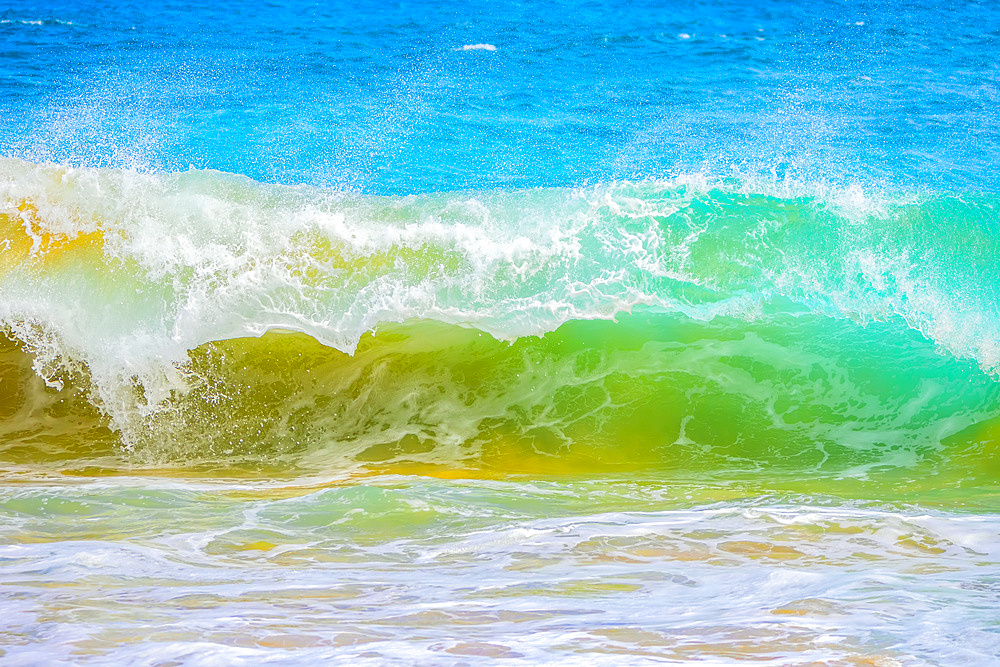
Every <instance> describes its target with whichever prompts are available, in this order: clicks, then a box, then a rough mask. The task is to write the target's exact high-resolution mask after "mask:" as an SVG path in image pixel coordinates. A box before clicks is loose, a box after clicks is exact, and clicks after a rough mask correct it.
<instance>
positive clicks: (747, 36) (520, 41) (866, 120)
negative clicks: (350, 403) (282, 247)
mask: <svg viewBox="0 0 1000 667" xmlns="http://www.w3.org/2000/svg"><path fill="white" fill-rule="evenodd" d="M6 4H7V6H6V7H3V8H2V9H0V20H2V21H3V23H0V44H3V47H2V49H3V50H2V52H0V92H2V94H0V118H2V120H0V152H2V153H4V154H15V155H19V156H22V157H26V158H28V159H31V160H33V161H40V160H48V159H52V160H57V161H62V160H67V161H70V162H71V163H78V164H87V165H104V166H115V167H130V168H142V169H154V170H177V169H186V168H188V166H189V165H193V166H195V167H200V168H211V169H218V170H223V171H230V172H235V173H241V174H245V175H247V176H250V177H251V178H254V179H257V180H263V181H273V182H282V183H298V182H308V183H312V184H319V185H332V186H338V187H347V188H352V189H357V190H361V191H364V192H370V193H379V194H402V193H411V192H423V191H429V190H454V189H483V188H510V187H533V186H567V185H571V186H575V185H582V184H588V183H592V182H599V181H607V180H610V179H638V178H648V177H662V176H670V175H674V174H678V173H685V172H692V171H696V172H702V171H703V172H706V173H709V174H712V175H722V176H725V175H728V174H730V173H732V172H733V171H734V170H736V171H737V172H738V173H740V174H747V173H763V174H774V175H776V176H777V177H778V178H779V179H781V178H785V177H788V178H795V179H798V180H804V181H817V180H827V181H831V182H835V183H852V182H856V183H860V184H862V185H865V186H869V187H873V186H879V187H881V186H889V187H902V188H906V189H914V188H918V189H919V188H931V189H951V190H977V189H996V188H997V186H998V185H1000V176H998V174H997V171H996V170H995V169H994V168H993V165H994V164H995V163H996V161H997V156H998V149H1000V129H998V125H997V123H996V119H997V117H998V116H997V110H998V106H997V105H998V102H1000V93H998V88H997V80H998V78H1000V77H998V75H1000V9H998V8H997V7H996V5H995V4H993V3H988V2H984V3H962V4H960V5H957V6H956V5H955V4H953V3H944V2H937V3H874V2H820V3H789V2H677V3H670V2H666V3H626V2H612V3H589V2H588V3H562V2H529V3H502V4H493V3H490V4H488V5H485V4H484V5H476V4H475V3H473V4H471V5H467V4H464V3H459V2H402V3H363V4H362V6H360V7H358V6H355V5H354V4H353V3H316V2H297V1H294V0H292V1H288V2H267V3H243V2H231V1H227V0H223V1H221V2H183V3H177V2H166V3H162V4H155V5H153V4H149V5H147V4H142V5H141V6H132V5H131V4H130V3H117V2H65V1H58V0H57V1H54V2H46V3H22V2H17V3H6ZM474 44H491V45H494V46H495V47H496V50H495V51H489V50H469V51H463V50H460V49H461V47H463V46H464V45H474Z"/></svg>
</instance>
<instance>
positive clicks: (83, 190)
mask: <svg viewBox="0 0 1000 667" xmlns="http://www.w3.org/2000/svg"><path fill="white" fill-rule="evenodd" d="M998 203H1000V200H998V199H997V197H996V196H994V195H970V194H961V195H958V194H929V193H925V194H898V193H895V194H894V193H881V192H880V193H866V192H863V191H862V190H860V189H856V188H848V189H835V188H823V187H817V186H806V185H802V184H796V183H788V182H759V181H740V180H735V179H728V180H717V181H712V180H708V179H705V178H702V177H695V176H691V177H686V178H678V179H674V180H670V181H643V182H618V183H611V184H606V185H599V186H591V187H587V188H578V189H535V190H514V191H487V192H450V193H440V194H426V195H419V196H409V197H381V196H370V195H360V194H351V193H344V192H341V191H332V190H326V189H321V188H314V187H306V186H297V187H290V186H280V185H264V184H260V183H256V182H254V181H252V180H250V179H248V178H245V177H242V176H238V175H232V174H225V173H219V172H213V171H197V170H192V171H188V172H184V173H176V174H156V175H150V174H140V173H136V172H132V171H121V170H106V169H105V170H102V169H90V168H69V167H66V166H56V165H46V164H33V163H28V162H24V161H20V160H17V159H4V160H2V161H0V226H2V228H3V230H4V236H5V240H4V245H3V248H2V252H0V318H2V321H3V324H4V327H5V328H6V331H7V332H8V336H9V337H10V338H11V340H12V342H11V343H10V344H8V348H6V349H7V350H8V352H7V354H8V356H9V357H10V359H11V360H12V361H11V362H10V363H9V364H8V369H9V370H8V371H6V374H7V375H8V376H10V377H16V378H17V379H16V381H15V384H16V385H17V386H19V387H22V394H23V395H24V396H31V395H37V394H38V391H37V390H31V391H29V390H28V389H26V387H28V385H30V384H31V383H32V382H37V381H38V380H37V379H32V377H33V376H29V375H26V374H25V372H24V368H25V367H26V365H27V363H28V362H27V361H25V359H29V358H30V363H31V365H32V366H33V370H34V374H35V375H37V376H38V377H40V378H41V379H42V380H44V382H45V383H46V384H48V385H49V386H50V387H55V388H63V387H65V390H64V391H65V393H67V394H72V396H75V397H77V398H76V399H75V403H74V400H69V403H70V404H76V407H73V408H71V409H70V408H66V409H70V410H71V411H72V410H76V411H77V412H78V413H79V414H84V413H87V411H88V410H90V411H91V412H90V413H88V414H90V416H89V417H86V418H80V419H82V421H80V420H77V421H79V423H82V424H84V426H81V427H80V428H84V429H85V430H87V432H90V433H93V432H94V431H93V429H104V431H105V432H107V433H109V434H110V433H112V432H114V433H115V434H116V435H114V436H113V439H118V440H120V442H121V443H123V444H124V445H125V446H126V447H127V448H129V449H131V450H132V451H133V452H135V453H136V454H137V455H141V456H146V457H150V458H151V460H158V461H171V460H174V461H176V460H191V459H205V458H210V459H211V458H220V457H222V458H226V457H228V458H244V459H247V458H248V459H258V460H278V459H282V458H286V457H292V459H293V460H294V461H296V462H297V463H298V464H302V465H305V464H306V462H312V463H315V464H316V465H322V466H325V467H329V466H348V467H349V466H352V465H370V464H384V463H387V462H389V463H402V462H411V463H422V464H432V465H440V464H447V465H454V464H457V463H462V464H463V465H464V464H470V463H471V464H473V465H477V466H485V467H487V468H495V469H501V470H534V469H539V470H541V469H544V468H546V467H549V468H551V466H552V465H553V460H556V461H560V462H561V463H559V464H558V465H557V467H558V466H563V467H565V468H566V469H577V468H582V469H591V468H597V469H615V468H617V467H622V466H624V467H628V468H642V469H664V468H683V467H691V466H694V467H696V468H703V469H705V470H711V469H715V470H723V469H734V468H743V469H748V470H750V469H756V468H759V467H760V466H777V467H784V468H788V469H794V470H799V471H801V470H810V471H816V472H822V471H824V470H827V471H835V472H842V471H844V470H853V471H855V472H856V473H858V474H864V471H866V470H869V469H871V468H872V467H873V466H885V465H888V466H890V467H892V466H896V467H903V468H906V467H912V466H913V465H916V462H919V461H926V460H932V459H935V457H939V456H940V455H941V452H942V451H956V452H965V451H966V450H968V449H969V448H973V449H975V448H980V449H981V448H982V447H984V446H985V447H989V446H992V445H990V444H989V443H991V442H992V436H990V435H989V434H990V433H991V432H992V427H991V420H992V419H993V418H994V416H995V413H996V407H997V405H998V402H997V399H998V384H997V383H996V382H995V380H994V378H993V376H994V375H996V373H997V372H998V370H1000V349H998V347H997V343H996V341H998V340H1000V332H998V330H997V327H998V325H1000V315H998V313H997V305H996V304H997V303H998V302H1000V300H998V295H997V293H996V285H997V284H1000V281H998V280H997V277H998V276H997V271H998V268H1000V265H998V262H997V260H996V258H997V257H998V256H1000V253H998V252H997V250H998V248H997V240H998V231H997V228H996V217H995V207H996V205H997V204H998ZM368 334H374V335H368ZM25 353H28V354H30V355H31V356H30V357H24V356H23V355H24V354H25ZM10 355H13V356H10ZM18 355H21V356H20V357H19V356H18ZM22 400H23V402H24V404H25V405H27V404H28V403H31V401H29V400H28V399H27V398H23V399H22ZM35 403H37V401H35ZM36 412H37V411H36ZM42 412H44V411H42ZM42 412H38V414H41V413H42ZM18 414H21V416H22V418H23V417H24V414H25V413H24V410H21V411H20V412H19V413H18ZM22 431H23V429H22ZM22 431H19V432H22ZM23 432H28V433H31V432H32V431H31V429H30V428H29V429H27V431H23ZM984 434H985V435H984ZM102 437H105V436H102ZM26 439H27V440H30V439H31V438H30V437H26V438H22V439H21V441H20V442H21V445H19V446H27V445H24V441H25V440H26ZM949 443H952V444H950V445H949ZM955 443H958V444H955ZM984 443H986V444H984ZM38 447H43V445H38ZM44 447H53V445H51V444H47V445H44ZM949 447H951V450H949V449H948V448H949ZM57 449H58V448H57ZM970 451H971V450H970ZM963 456H964V454H963ZM935 460H936V459H935Z"/></svg>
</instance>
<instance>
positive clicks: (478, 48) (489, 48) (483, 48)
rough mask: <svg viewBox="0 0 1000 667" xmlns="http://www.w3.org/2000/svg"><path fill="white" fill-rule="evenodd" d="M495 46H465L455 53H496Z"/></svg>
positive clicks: (457, 49)
mask: <svg viewBox="0 0 1000 667" xmlns="http://www.w3.org/2000/svg"><path fill="white" fill-rule="evenodd" d="M496 50H497V47H496V46H494V45H493V44H465V45H464V46H460V47H458V48H456V49H455V51H496Z"/></svg>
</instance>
